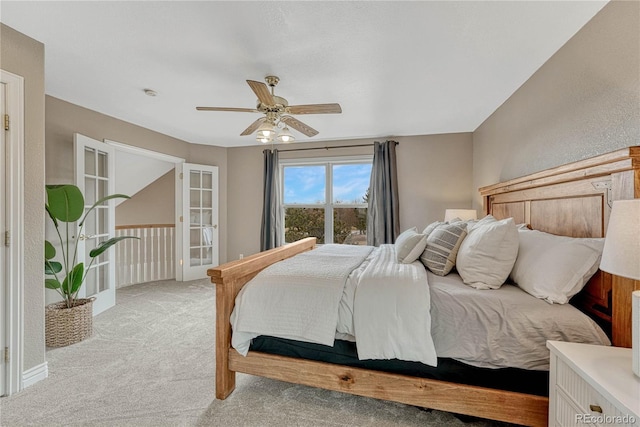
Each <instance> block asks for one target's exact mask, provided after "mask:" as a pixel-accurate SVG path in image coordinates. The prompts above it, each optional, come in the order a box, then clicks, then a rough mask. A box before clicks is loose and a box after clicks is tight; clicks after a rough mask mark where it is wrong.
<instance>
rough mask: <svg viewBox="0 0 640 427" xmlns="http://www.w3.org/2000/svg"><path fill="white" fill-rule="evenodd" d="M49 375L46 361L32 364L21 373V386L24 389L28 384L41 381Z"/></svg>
mask: <svg viewBox="0 0 640 427" xmlns="http://www.w3.org/2000/svg"><path fill="white" fill-rule="evenodd" d="M48 376H49V367H48V365H47V362H44V363H41V364H39V365H37V366H34V367H33V368H31V369H27V370H26V371H24V372H23V373H22V388H23V389H25V388H27V387H29V386H30V385H33V384H35V383H37V382H38V381H42V380H44V379H45V378H47V377H48Z"/></svg>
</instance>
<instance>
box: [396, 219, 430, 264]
mask: <svg viewBox="0 0 640 427" xmlns="http://www.w3.org/2000/svg"><path fill="white" fill-rule="evenodd" d="M426 244H427V236H426V235H424V234H422V233H418V230H417V229H416V228H415V227H413V228H410V229H408V230H406V231H403V232H402V233H401V234H400V235H399V236H398V238H397V239H396V243H394V246H395V249H396V259H397V260H398V262H400V263H403V264H411V263H412V262H414V261H415V260H417V259H418V257H420V254H421V253H422V251H424V247H425V246H426Z"/></svg>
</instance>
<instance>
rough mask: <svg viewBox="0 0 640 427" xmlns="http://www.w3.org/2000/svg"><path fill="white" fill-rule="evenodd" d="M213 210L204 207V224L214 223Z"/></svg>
mask: <svg viewBox="0 0 640 427" xmlns="http://www.w3.org/2000/svg"><path fill="white" fill-rule="evenodd" d="M212 212H213V211H212V210H211V209H202V225H213V222H211V221H212V215H213V214H212Z"/></svg>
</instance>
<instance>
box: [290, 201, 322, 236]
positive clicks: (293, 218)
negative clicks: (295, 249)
mask: <svg viewBox="0 0 640 427" xmlns="http://www.w3.org/2000/svg"><path fill="white" fill-rule="evenodd" d="M305 237H316V238H317V239H318V241H317V243H324V209H322V208H287V209H286V210H285V215H284V239H285V242H287V243H290V242H295V241H296V240H300V239H303V238H305Z"/></svg>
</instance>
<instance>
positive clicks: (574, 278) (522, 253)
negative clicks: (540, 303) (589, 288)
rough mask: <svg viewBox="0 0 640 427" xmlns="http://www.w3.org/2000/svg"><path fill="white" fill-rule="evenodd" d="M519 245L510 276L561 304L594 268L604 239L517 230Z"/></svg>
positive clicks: (577, 290) (551, 301)
mask: <svg viewBox="0 0 640 427" xmlns="http://www.w3.org/2000/svg"><path fill="white" fill-rule="evenodd" d="M518 236H519V240H520V249H519V252H518V259H516V263H515V264H514V266H513V270H512V271H511V275H510V277H511V280H513V281H514V282H515V283H517V285H518V286H519V287H520V288H522V289H523V290H524V291H526V292H528V293H530V294H531V295H533V296H534V297H537V298H541V299H543V300H545V301H547V302H549V303H557V304H565V303H567V302H568V301H569V299H570V298H571V297H572V296H574V295H575V294H577V293H578V292H580V291H581V290H582V288H583V287H584V285H586V284H587V282H588V281H589V279H590V278H591V276H593V275H594V274H595V272H596V271H598V266H599V265H600V256H601V255H602V249H603V247H604V239H588V238H575V237H565V236H556V235H554V234H549V233H543V232H542V231H535V230H527V229H520V230H518Z"/></svg>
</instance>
